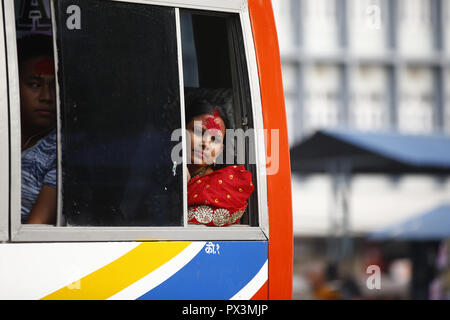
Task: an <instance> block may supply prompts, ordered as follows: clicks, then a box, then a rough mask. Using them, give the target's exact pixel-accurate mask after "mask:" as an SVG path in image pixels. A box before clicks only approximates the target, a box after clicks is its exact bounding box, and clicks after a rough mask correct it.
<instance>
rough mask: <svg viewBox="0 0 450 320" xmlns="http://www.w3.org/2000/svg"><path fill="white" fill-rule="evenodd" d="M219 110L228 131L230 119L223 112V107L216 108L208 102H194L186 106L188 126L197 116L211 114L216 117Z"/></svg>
mask: <svg viewBox="0 0 450 320" xmlns="http://www.w3.org/2000/svg"><path fill="white" fill-rule="evenodd" d="M216 109H217V112H218V113H219V116H220V117H221V118H222V120H223V122H224V123H225V129H228V128H229V126H228V119H227V117H226V114H225V112H224V111H223V109H222V107H221V106H215V105H213V104H211V103H210V102H209V101H207V100H204V99H202V100H194V101H192V102H191V103H189V104H188V105H186V124H188V123H189V122H191V120H192V119H193V118H195V117H196V116H199V115H201V114H210V115H212V116H213V115H214V112H215V110H216Z"/></svg>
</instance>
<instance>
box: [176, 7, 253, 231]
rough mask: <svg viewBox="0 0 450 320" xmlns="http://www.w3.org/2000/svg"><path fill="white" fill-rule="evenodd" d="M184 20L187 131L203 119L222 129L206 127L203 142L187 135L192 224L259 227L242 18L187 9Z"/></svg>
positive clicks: (206, 125)
mask: <svg viewBox="0 0 450 320" xmlns="http://www.w3.org/2000/svg"><path fill="white" fill-rule="evenodd" d="M180 21H181V34H182V48H183V79H184V85H185V87H184V91H185V117H186V128H187V130H188V132H189V131H195V128H194V124H193V123H194V122H195V121H196V120H201V119H203V121H208V119H210V120H211V121H210V124H211V128H214V127H215V128H216V134H214V130H208V129H209V128H210V127H208V124H207V123H204V124H202V125H200V126H199V127H198V130H197V131H199V132H202V128H203V130H204V131H203V133H202V136H201V137H200V138H199V139H196V137H198V135H197V134H195V133H191V135H189V134H188V135H187V138H188V139H187V140H190V141H188V146H187V152H186V153H187V159H188V160H187V164H188V173H189V174H188V179H189V181H188V187H187V190H188V222H190V223H196V224H206V225H210V226H226V225H232V224H235V223H240V224H247V225H248V224H250V225H253V226H256V225H258V211H257V202H256V191H255V185H256V174H255V173H256V170H255V161H254V159H255V157H254V155H252V154H251V153H252V152H253V153H254V148H253V146H254V143H255V141H254V136H253V134H254V132H253V131H252V130H251V129H252V126H253V121H252V116H251V112H250V111H251V104H250V93H249V84H248V75H247V66H246V64H245V52H244V48H243V45H242V43H243V41H242V34H241V28H240V22H239V16H238V15H237V14H221V13H208V12H202V11H194V10H181V11H180ZM216 122H217V123H216ZM214 124H215V125H214ZM221 125H223V126H224V127H225V129H226V130H225V131H224V132H223V133H222V132H221V130H220V129H221ZM208 131H210V132H208ZM208 135H210V136H208ZM196 140H197V141H198V143H197V142H196ZM196 149H197V150H196ZM203 186H204V187H203ZM215 220H216V221H215Z"/></svg>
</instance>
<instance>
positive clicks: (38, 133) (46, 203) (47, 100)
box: [18, 35, 57, 224]
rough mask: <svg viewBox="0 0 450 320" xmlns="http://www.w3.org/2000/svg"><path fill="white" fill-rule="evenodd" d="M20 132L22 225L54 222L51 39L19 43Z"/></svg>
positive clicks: (26, 39) (30, 38) (34, 38)
mask: <svg viewBox="0 0 450 320" xmlns="http://www.w3.org/2000/svg"><path fill="white" fill-rule="evenodd" d="M18 58H19V83H20V112H21V132H22V212H21V221H22V223H30V224H54V223H55V220H56V195H57V192H56V164H57V158H56V157H57V153H56V129H55V126H56V105H55V72H54V64H53V46H52V39H51V38H50V37H48V36H44V35H32V36H26V37H24V38H22V39H20V40H18Z"/></svg>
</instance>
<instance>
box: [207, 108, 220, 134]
mask: <svg viewBox="0 0 450 320" xmlns="http://www.w3.org/2000/svg"><path fill="white" fill-rule="evenodd" d="M219 118H220V116H219V110H217V108H215V109H214V116H209V117H207V118H205V120H203V124H204V126H205V127H206V129H217V130H219V131H220V124H219V121H218V119H219Z"/></svg>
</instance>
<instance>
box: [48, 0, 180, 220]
mask: <svg viewBox="0 0 450 320" xmlns="http://www.w3.org/2000/svg"><path fill="white" fill-rule="evenodd" d="M174 14H175V10H174V8H169V7H159V6H151V5H140V4H131V3H122V2H115V1H108V2H107V1H98V0H77V1H75V0H70V1H66V0H61V1H55V15H56V24H57V28H56V30H57V46H58V60H59V61H58V62H59V64H58V65H59V71H58V72H59V87H60V105H61V109H60V110H61V148H62V152H61V154H62V162H61V172H62V184H61V188H62V190H61V191H62V212H63V214H64V218H65V220H66V222H67V224H68V225H80V226H93V225H101V226H114V225H120V226H152V225H157V226H168V225H171V226H173V225H182V223H183V196H182V192H183V188H182V181H183V179H182V174H181V166H179V167H178V168H175V171H173V167H174V165H173V163H172V160H171V150H172V148H173V147H174V146H175V144H176V143H177V142H174V141H171V133H172V132H173V131H174V130H175V129H177V128H180V127H181V116H180V104H179V99H178V97H179V78H178V69H177V68H178V62H177V43H176V26H175V16H174Z"/></svg>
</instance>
